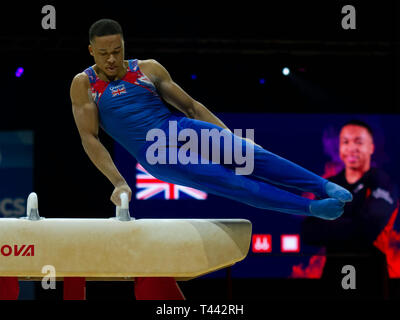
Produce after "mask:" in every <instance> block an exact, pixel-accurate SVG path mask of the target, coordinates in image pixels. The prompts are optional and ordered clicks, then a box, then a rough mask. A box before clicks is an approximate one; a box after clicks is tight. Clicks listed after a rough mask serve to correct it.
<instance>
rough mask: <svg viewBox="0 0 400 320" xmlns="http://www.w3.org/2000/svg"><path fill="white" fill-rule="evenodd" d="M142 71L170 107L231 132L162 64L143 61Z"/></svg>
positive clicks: (141, 64)
mask: <svg viewBox="0 0 400 320" xmlns="http://www.w3.org/2000/svg"><path fill="white" fill-rule="evenodd" d="M140 69H141V70H142V71H143V73H144V74H145V75H146V76H147V77H149V79H150V80H151V81H152V82H153V83H154V85H155V86H156V89H157V91H158V93H159V94H160V96H161V97H162V98H163V99H164V100H165V101H167V102H168V103H169V104H170V105H172V106H174V107H175V108H176V109H178V110H179V111H181V112H183V113H184V114H185V115H186V117H188V118H192V119H196V120H202V121H205V122H209V123H212V124H215V125H217V126H219V127H221V128H224V129H227V130H229V129H228V127H227V126H226V125H225V124H224V123H223V122H222V121H221V120H220V119H218V118H217V117H216V116H215V115H214V114H213V113H212V112H211V111H210V110H208V109H207V108H206V107H205V106H204V105H203V104H201V103H200V102H198V101H196V100H194V99H193V98H192V97H190V96H189V95H188V94H187V93H186V92H185V91H184V90H183V89H182V88H181V87H180V86H178V85H177V84H176V83H175V82H174V81H173V80H172V78H171V76H170V74H169V73H168V71H167V70H166V69H165V68H164V67H163V66H162V65H161V64H160V63H158V62H157V61H155V60H153V59H150V60H142V61H140Z"/></svg>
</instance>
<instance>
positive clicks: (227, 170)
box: [70, 19, 352, 220]
mask: <svg viewBox="0 0 400 320" xmlns="http://www.w3.org/2000/svg"><path fill="white" fill-rule="evenodd" d="M89 40H90V45H89V52H90V54H91V55H92V56H93V58H94V61H95V65H94V66H92V67H89V68H87V69H86V70H85V71H84V72H82V73H79V74H77V75H76V76H75V77H74V79H73V81H72V84H71V90H70V96H71V101H72V110H73V115H74V119H75V122H76V125H77V128H78V131H79V134H80V137H81V141H82V145H83V148H84V150H85V152H86V153H87V155H88V156H89V158H90V160H91V161H92V162H93V163H94V165H95V166H96V167H97V168H98V169H99V170H100V171H101V172H102V173H103V174H104V175H105V176H106V177H107V178H108V179H109V180H110V182H111V183H112V184H113V186H114V188H115V189H114V191H113V193H112V196H111V201H112V202H113V203H114V204H115V205H119V204H120V199H119V195H120V194H121V193H122V192H127V193H128V195H129V200H130V199H131V194H132V191H131V189H130V187H129V186H128V184H127V182H126V181H125V179H124V178H123V177H122V175H121V174H120V173H119V171H118V170H117V168H116V166H115V165H114V163H113V160H112V158H111V156H110V154H109V152H108V151H107V150H106V148H105V147H104V146H103V145H102V143H101V142H100V140H99V138H98V132H99V126H101V127H102V128H103V129H104V131H105V132H106V133H107V134H109V135H110V136H111V137H112V138H113V139H114V140H116V141H117V142H118V143H119V144H121V145H122V146H123V147H124V148H126V149H127V151H128V152H129V153H130V154H132V155H133V156H134V157H135V158H136V159H137V160H138V162H139V163H140V164H141V165H142V166H143V167H144V168H145V169H146V170H147V171H148V172H149V173H150V174H152V175H153V176H155V177H156V178H159V179H160V180H163V181H166V182H170V183H176V184H179V185H184V186H188V187H192V188H196V189H200V190H203V191H206V192H209V193H212V194H216V195H219V196H222V197H226V198H230V199H233V200H237V201H241V202H243V203H246V204H248V205H251V206H255V207H258V208H262V209H268V210H274V211H279V212H283V213H289V214H299V215H307V216H315V217H319V218H322V219H327V220H332V219H336V218H337V217H339V216H340V215H341V214H342V213H343V207H344V203H345V202H349V201H351V200H352V195H351V193H350V192H349V191H347V190H346V189H344V188H342V187H340V186H339V185H337V184H334V183H332V182H329V181H328V180H326V179H324V178H321V177H319V176H318V175H316V174H314V173H312V172H310V171H308V170H306V169H304V168H302V167H300V166H298V165H296V164H294V163H293V162H290V161H288V160H286V159H284V158H282V157H279V156H277V155H275V154H273V153H271V152H269V151H267V150H265V149H263V148H262V147H260V146H259V145H257V144H255V143H253V142H252V141H250V140H249V139H245V138H241V137H238V136H237V135H234V134H233V133H232V132H231V131H230V130H229V129H228V128H227V127H226V126H225V124H224V123H222V121H221V120H219V119H218V118H217V117H216V116H215V115H214V114H213V113H211V112H210V111H209V110H208V109H207V108H206V107H205V106H204V105H202V104H201V103H200V102H198V101H196V100H194V99H193V98H192V97H190V96H189V95H188V94H187V93H186V92H185V91H184V90H183V89H182V88H181V87H179V86H178V85H177V84H176V83H175V82H174V81H173V80H172V79H171V76H170V75H169V73H168V71H167V70H166V69H165V68H164V67H163V66H162V65H161V64H159V63H158V62H157V61H155V60H153V59H150V60H137V59H133V60H125V59H124V40H123V32H122V28H121V26H120V24H119V23H118V22H116V21H114V20H110V19H101V20H99V21H97V22H95V23H94V24H93V25H92V26H91V27H90V29H89ZM164 101H166V102H167V103H168V104H170V105H172V106H173V107H175V108H177V109H178V110H179V111H181V112H182V113H183V114H184V115H185V116H183V115H182V116H177V115H174V114H173V113H172V112H171V111H170V110H169V109H168V107H167V105H166V104H165V103H164ZM170 121H176V123H177V130H178V131H181V130H183V129H185V128H190V129H192V130H195V131H196V132H197V133H198V136H199V137H200V136H201V133H200V131H201V129H209V130H212V129H214V130H215V129H216V130H218V131H222V130H225V131H226V132H228V133H229V134H230V135H232V136H231V138H232V141H234V144H236V145H237V144H238V143H239V144H241V146H242V147H243V149H245V148H246V147H248V146H249V145H248V144H251V147H253V148H254V170H253V172H252V174H251V175H247V176H245V175H238V174H235V171H234V170H233V166H232V165H231V164H224V163H220V164H215V163H210V164H204V163H201V161H199V163H197V164H194V163H188V164H181V163H179V162H178V163H176V164H170V163H166V164H155V165H154V164H150V163H149V161H148V159H147V157H146V150H147V149H148V147H149V146H150V145H151V144H152V143H153V141H146V135H147V133H148V132H149V130H151V129H155V128H158V129H161V130H164V132H166V133H167V134H169V131H168V130H169V129H168V124H169V122H170ZM168 142H169V140H168V139H166V143H165V150H169V149H170V148H175V149H176V150H178V149H179V148H181V147H182V145H183V143H181V142H178V144H177V145H169V143H168ZM221 146H222V148H221V149H222V150H224V148H225V149H226V147H228V146H227V145H226V144H225V145H224V144H221ZM167 154H169V153H168V152H167ZM198 157H199V158H200V157H202V155H201V154H200V153H199V154H198ZM252 176H254V177H257V178H259V179H262V180H264V181H265V182H264V181H260V180H259V179H253V178H252ZM279 185H281V186H286V187H293V188H297V189H299V190H302V191H308V192H312V193H314V194H315V195H316V196H317V197H318V198H319V199H321V200H310V199H307V198H304V197H301V196H298V195H296V194H293V193H290V192H288V191H286V190H283V189H280V188H278V186H279Z"/></svg>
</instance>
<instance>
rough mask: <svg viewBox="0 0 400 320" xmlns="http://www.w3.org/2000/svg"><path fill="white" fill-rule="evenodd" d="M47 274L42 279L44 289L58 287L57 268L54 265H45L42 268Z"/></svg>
mask: <svg viewBox="0 0 400 320" xmlns="http://www.w3.org/2000/svg"><path fill="white" fill-rule="evenodd" d="M42 273H43V274H45V276H44V277H43V279H42V288H43V289H44V290H48V289H55V288H56V268H55V267H54V266H52V265H45V266H43V268H42Z"/></svg>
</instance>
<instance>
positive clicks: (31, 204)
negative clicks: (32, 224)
mask: <svg viewBox="0 0 400 320" xmlns="http://www.w3.org/2000/svg"><path fill="white" fill-rule="evenodd" d="M26 219H28V220H33V221H37V220H40V219H41V218H40V216H39V208H38V198H37V194H36V193H35V192H31V193H30V194H29V196H28V201H27V205H26Z"/></svg>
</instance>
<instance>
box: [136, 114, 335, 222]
mask: <svg viewBox="0 0 400 320" xmlns="http://www.w3.org/2000/svg"><path fill="white" fill-rule="evenodd" d="M169 121H176V124H177V131H176V132H177V133H178V134H179V132H181V130H182V129H185V128H187V129H192V130H194V131H195V132H196V133H197V136H198V137H199V139H198V151H199V152H198V153H197V154H195V157H196V158H197V159H198V161H197V162H198V163H188V164H181V163H180V161H179V160H178V161H177V163H175V164H171V163H170V162H171V161H170V159H171V158H170V157H169V155H170V150H171V149H172V151H173V152H175V153H176V152H177V151H179V150H180V149H181V147H182V145H184V144H185V142H179V141H178V143H177V144H174V143H172V144H171V143H169V137H172V136H174V132H175V131H174V130H171V131H170V130H169ZM161 129H162V130H163V132H165V133H166V135H167V138H166V141H165V144H164V143H163V144H162V148H160V149H159V150H164V151H165V154H166V160H167V161H166V162H167V163H166V164H151V163H149V162H151V161H148V159H149V158H148V156H147V157H146V152H147V150H150V149H149V147H150V146H151V145H153V146H154V143H155V142H156V141H158V139H154V141H147V142H146V144H145V145H144V146H143V147H142V148H141V149H140V151H139V153H138V154H136V155H135V156H136V159H137V160H138V161H139V163H140V164H141V165H142V166H143V167H144V168H145V169H146V170H147V171H148V172H149V173H150V174H151V175H153V176H154V177H156V178H158V179H160V180H163V181H166V182H170V183H174V184H179V185H183V186H188V187H191V188H195V189H199V190H203V191H205V192H208V193H211V194H215V195H218V196H222V197H225V198H229V199H232V200H236V201H240V202H243V203H246V204H248V205H251V206H254V207H257V208H262V209H268V210H273V211H279V212H284V213H289V214H299V215H309V214H310V210H309V206H310V202H311V201H312V200H310V199H307V198H304V197H301V196H298V195H296V194H293V193H290V192H288V191H286V190H282V189H280V188H279V187H278V186H286V187H292V188H296V189H298V190H302V191H307V192H312V193H314V194H316V195H317V196H320V197H325V196H326V193H325V184H326V183H327V182H328V181H327V180H326V179H323V178H322V177H320V176H318V175H316V174H314V173H312V172H310V171H308V170H306V169H304V168H302V167H301V166H299V165H297V164H295V163H293V162H290V161H288V160H286V159H284V158H282V157H279V156H277V155H275V154H273V153H271V152H269V151H267V150H265V149H263V148H262V147H260V146H258V145H253V144H252V143H250V142H248V141H246V140H244V139H242V138H240V137H238V136H236V135H234V134H232V133H228V134H229V135H230V136H231V141H232V143H231V145H230V150H232V155H231V156H232V160H233V161H232V164H224V160H225V157H223V154H224V150H225V149H226V147H228V146H229V145H228V144H227V142H225V140H224V139H220V140H221V142H222V143H221V145H220V155H221V156H222V157H221V161H220V163H216V162H215V161H214V162H210V163H208V164H204V163H203V164H202V163H201V158H203V159H204V154H203V153H201V151H200V150H201V141H200V140H201V139H200V137H201V131H200V130H201V129H209V130H212V129H216V130H218V132H220V131H221V130H223V129H222V128H220V127H218V126H216V125H214V124H211V123H208V122H204V121H199V120H194V119H189V118H186V117H177V116H171V117H170V119H168V120H167V121H166V122H165V123H164V125H163V127H162V128H161ZM243 136H244V135H243ZM173 138H176V137H173ZM202 142H203V143H204V140H203V141H202ZM248 144H251V145H253V146H254V170H253V172H252V173H251V174H250V175H239V174H236V173H235V169H236V168H238V167H239V165H238V163H237V162H235V156H234V150H235V149H234V148H235V147H236V148H237V147H238V146H240V147H241V149H240V150H241V152H242V155H245V154H246V153H245V151H246V145H248ZM210 145H211V144H210ZM213 152H214V151H213V150H212V149H209V154H210V159H211V156H212V154H213ZM191 156H193V153H192V154H191ZM192 159H193V158H192ZM192 162H193V161H192ZM243 166H244V165H242V167H243ZM255 177H257V178H258V179H256V178H255ZM260 180H262V181H260Z"/></svg>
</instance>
